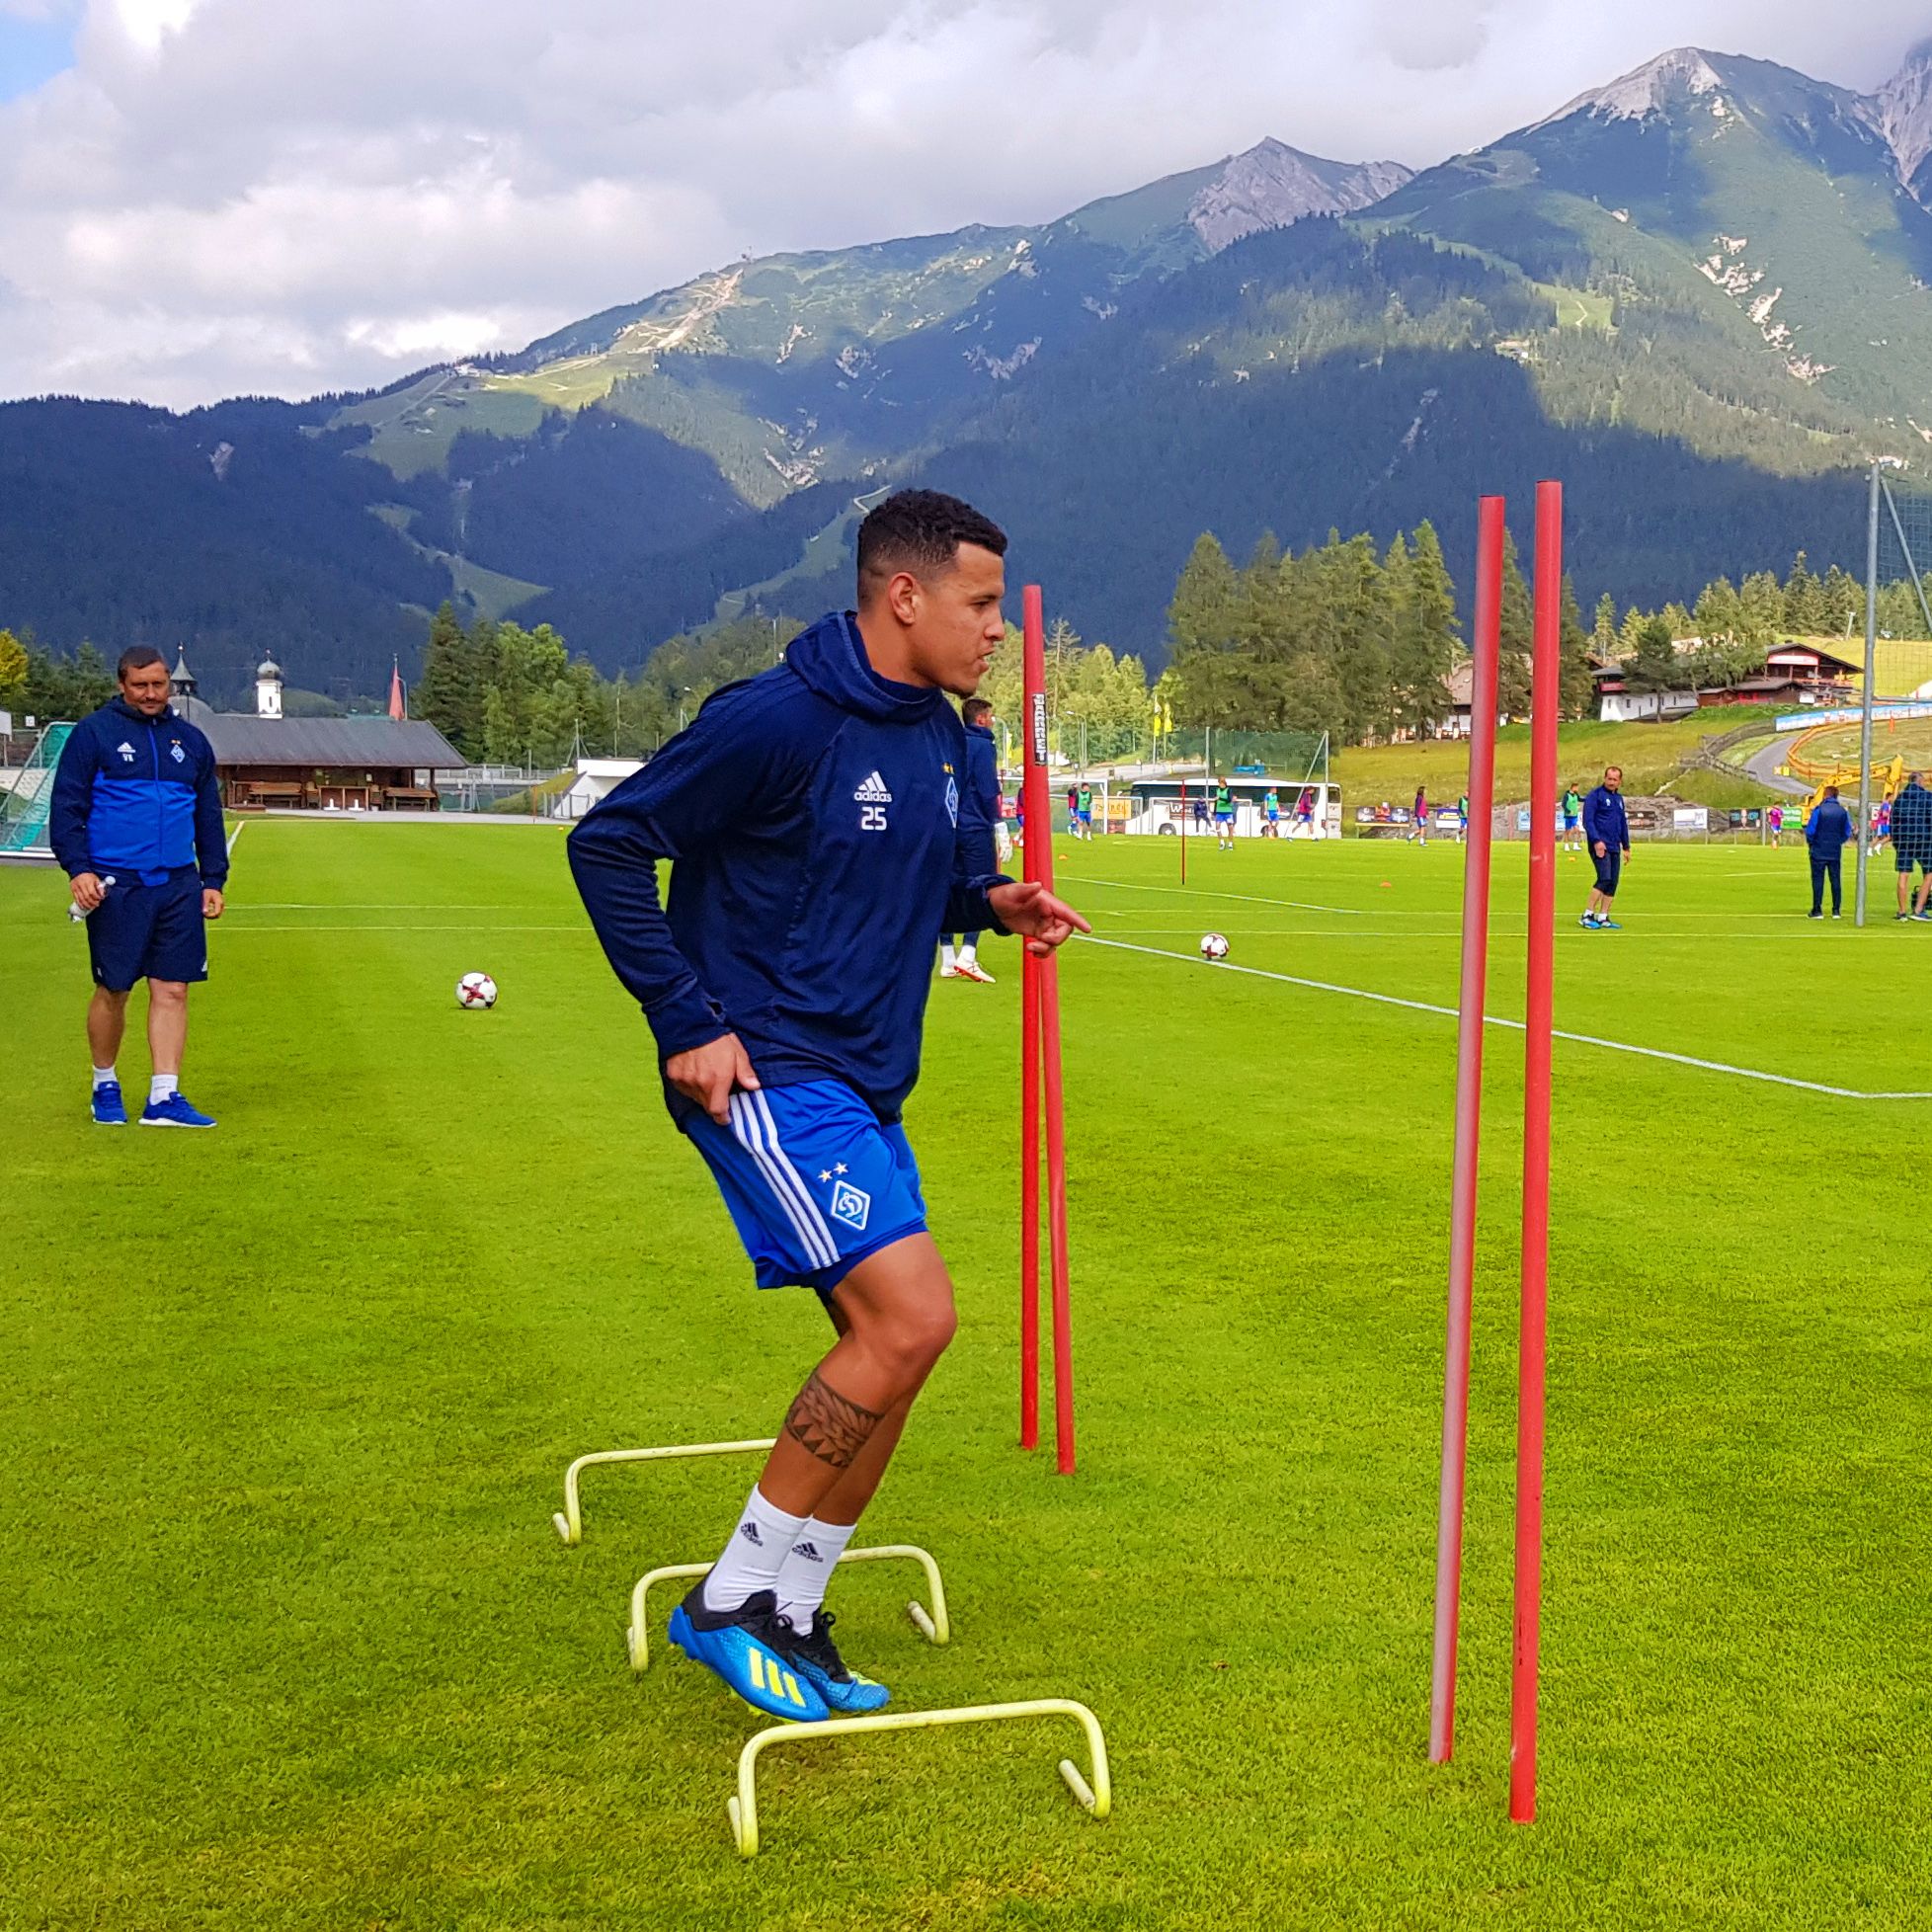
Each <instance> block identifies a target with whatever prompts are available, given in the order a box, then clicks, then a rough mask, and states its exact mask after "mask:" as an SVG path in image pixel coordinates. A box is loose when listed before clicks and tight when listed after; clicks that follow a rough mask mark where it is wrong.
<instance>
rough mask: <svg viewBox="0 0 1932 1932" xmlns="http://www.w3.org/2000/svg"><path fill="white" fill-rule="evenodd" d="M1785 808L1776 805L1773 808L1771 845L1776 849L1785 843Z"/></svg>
mask: <svg viewBox="0 0 1932 1932" xmlns="http://www.w3.org/2000/svg"><path fill="white" fill-rule="evenodd" d="M1784 834H1785V808H1784V807H1783V806H1782V805H1774V806H1772V808H1771V845H1772V849H1773V850H1774V851H1775V850H1777V849H1778V848H1779V847H1780V846H1782V845H1784V843H1785V837H1784Z"/></svg>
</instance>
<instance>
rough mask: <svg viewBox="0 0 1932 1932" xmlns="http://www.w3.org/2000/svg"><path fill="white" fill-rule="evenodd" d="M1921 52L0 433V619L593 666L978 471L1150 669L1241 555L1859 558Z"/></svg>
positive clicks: (291, 650)
mask: <svg viewBox="0 0 1932 1932" xmlns="http://www.w3.org/2000/svg"><path fill="white" fill-rule="evenodd" d="M1928 203H1932V45H1928V46H1925V47H1920V48H1918V49H1915V50H1914V51H1913V52H1912V53H1911V54H1910V55H1909V56H1908V57H1907V59H1906V60H1905V62H1904V64H1903V65H1902V66H1901V68H1900V70H1899V71H1898V73H1897V74H1896V75H1894V76H1893V77H1892V80H1890V81H1888V82H1887V83H1886V85H1885V86H1884V87H1883V88H1881V89H1880V90H1878V92H1877V93H1875V94H1872V95H1860V94H1856V93H1853V92H1850V91H1848V90H1846V89H1843V88H1839V87H1835V86H1831V85H1829V84H1827V83H1823V82H1819V81H1814V80H1811V79H1810V78H1808V77H1806V76H1805V75H1803V74H1800V73H1797V72H1795V71H1794V70H1792V69H1790V68H1786V67H1781V66H1777V65H1774V64H1772V63H1770V62H1766V61H1761V60H1754V59H1748V58H1745V57H1742V56H1737V55H1731V54H1722V53H1713V52H1706V51H1701V50H1698V49H1693V48H1679V49H1676V50H1674V51H1671V52H1668V53H1665V54H1663V55H1660V56H1659V57H1658V58H1657V59H1655V60H1652V61H1650V62H1649V63H1647V64H1646V65H1645V66H1643V67H1641V68H1639V69H1637V70H1635V71H1634V72H1632V73H1630V74H1627V75H1624V76H1622V77H1620V78H1619V79H1617V80H1615V81H1613V82H1611V83H1610V84H1609V85H1608V86H1605V87H1602V88H1599V89H1596V90H1594V91H1592V92H1590V93H1586V94H1584V95H1582V96H1579V97H1578V98H1577V99H1576V100H1574V101H1571V102H1570V103H1569V104H1568V105H1567V106H1565V107H1563V108H1561V109H1559V110H1558V111H1557V112H1556V113H1554V114H1552V115H1551V116H1549V117H1548V118H1547V119H1545V120H1543V121H1538V122H1537V123H1535V124H1534V125H1532V126H1529V127H1525V128H1522V129H1519V130H1517V131H1515V132H1513V133H1510V134H1507V135H1505V136H1503V137H1502V138H1501V139H1499V140H1497V141H1495V142H1493V143H1491V144H1490V145H1489V146H1488V147H1485V148H1482V149H1479V150H1477V151H1475V152H1473V153H1470V154H1464V155H1458V156H1455V157H1453V158H1451V159H1449V160H1447V161H1444V162H1443V163H1441V164H1440V165H1438V166H1436V167H1432V168H1429V169H1426V170H1424V171H1423V172H1421V173H1419V174H1411V173H1410V172H1409V170H1408V169H1406V168H1404V167H1401V166H1399V165H1397V164H1395V163H1393V162H1366V163H1360V164H1349V163H1342V162H1335V161H1328V160H1324V159H1321V158H1319V157H1316V156H1313V155H1309V154H1305V153H1302V152H1300V151H1298V150H1297V149H1295V148H1292V147H1289V146H1287V145H1285V144H1283V143H1282V142H1280V141H1276V140H1266V141H1263V142H1261V143H1260V144H1259V145H1258V146H1255V147H1253V148H1250V149H1248V150H1247V151H1246V152H1244V153H1241V154H1238V155H1234V156H1231V157H1228V158H1226V159H1224V160H1221V161H1218V162H1215V163H1213V164H1211V165H1209V166H1206V167H1203V168H1199V169H1195V170H1192V171H1189V172H1187V173H1183V174H1178V175H1173V176H1169V177H1167V178H1166V179H1164V180H1161V181H1157V182H1154V183H1151V184H1149V185H1148V186H1146V187H1143V188H1140V189H1137V190H1134V191H1132V192H1131V193H1128V194H1124V195H1119V196H1115V197H1112V198H1110V199H1107V200H1104V201H1095V202H1091V203H1089V204H1087V206H1085V207H1082V208H1079V209H1076V210H1075V211H1073V212H1072V213H1070V214H1067V215H1065V216H1063V217H1061V218H1060V219H1058V220H1055V221H1052V222H1048V223H1045V224H1043V225H1040V226H1037V227H999V228H994V227H977V226H976V227H969V228H964V229H961V230H958V231H956V232H954V233H951V234H946V235H937V236H924V237H915V238H910V239H900V240H892V241H885V242H880V243H877V244H873V245H870V246H867V247H861V248H852V249H845V250H838V251H829V252H820V253H813V254H797V255H777V256H767V257H763V258H760V259H757V260H745V261H741V262H739V263H735V264H733V265H731V266H729V267H725V268H720V269H718V270H715V271H713V272H712V273H710V274H707V275H703V276H700V277H697V278H696V279H694V280H693V281H691V282H686V283H684V284H682V285H681V286H679V287H677V288H672V289H667V290H664V291H661V292H659V293H657V294H655V295H652V296H650V297H649V298H647V299H645V300H643V301H640V302H634V303H630V304H627V305H624V306H620V307H614V308H610V309H606V310H604V311H603V312H602V313H600V314H598V315H594V316H591V317H589V318H587V319H585V320H584V321H581V322H578V323H574V324H572V325H570V326H569V327H567V328H565V329H561V330H559V331H557V332H555V333H554V334H552V335H550V336H547V337H545V338H544V339H542V340H541V341H539V342H536V343H532V344H531V345H530V346H529V347H528V348H527V349H526V350H524V351H523V352H522V353H521V354H520V355H517V356H514V357H506V358H500V359H495V360H493V361H490V362H464V363H456V364H451V365H445V366H442V367H438V368H433V369H429V370H425V371H423V372H421V373H420V374H418V375H416V376H413V377H411V378H409V379H408V380H406V381H403V382H399V383H396V384H393V385H391V386H390V387H389V388H387V389H384V390H382V391H380V392H377V393H374V394H369V395H362V396H351V397H344V396H333V397H324V398H317V399H316V400H314V401H313V402H309V403H304V404H282V403H274V402H265V401H262V400H259V399H250V400H244V401H237V402H231V403H223V404H218V405H215V406H213V407H211V408H208V409H202V410H196V411H192V412H189V413H187V414H183V415H174V414H170V413H168V412H165V411H160V410H153V409H145V408H140V407H137V406H130V405H120V404H106V403H88V402H80V401H76V400H72V399H42V400H39V401H33V402H20V403H11V404H6V405H0V624H5V623H11V624H13V625H15V626H16V627H19V626H21V625H31V626H33V627H34V629H35V630H36V631H37V632H38V633H39V635H40V637H41V638H42V639H43V640H44V641H48V642H52V643H54V644H56V645H68V644H72V643H74V642H77V641H78V640H79V639H80V638H81V637H82V636H92V637H94V638H95V639H96V640H97V641H100V642H103V643H119V642H121V641H125V640H128V639H132V638H142V639H151V640H152V641H155V642H158V643H162V644H165V645H170V646H172V645H173V644H175V643H178V642H187V643H189V644H190V645H192V646H193V648H194V650H195V654H196V664H197V669H198V671H199V672H200V673H201V676H202V678H203V681H204V683H209V684H213V685H214V686H215V687H216V688H217V689H220V688H223V687H226V686H232V687H235V688H239V686H240V684H242V682H243V680H244V678H245V675H246V672H247V669H248V667H249V665H250V664H252V662H253V661H254V659H255V657H256V656H258V655H259V653H260V650H261V649H262V648H263V647H264V645H265V644H271V643H272V644H273V645H274V646H275V648H276V649H277V651H278V653H279V655H281V656H282V657H283V659H284V661H285V662H288V663H290V665H291V668H292V670H293V672H294V675H295V676H296V678H297V680H298V682H301V683H305V684H311V685H314V686H317V687H322V688H328V687H330V686H332V685H334V686H338V687H340V686H343V685H348V686H351V687H354V688H358V689H364V690H366V689H372V688H375V687H377V685H378V684H379V683H380V681H381V680H382V679H383V678H385V677H386V672H387V666H388V662H389V658H390V655H391V653H392V652H400V653H401V654H402V655H403V657H404V659H405V664H406V665H407V664H408V662H410V661H411V659H412V658H413V656H414V655H415V653H416V652H417V651H418V650H420V646H421V642H422V639H423V635H424V632H425V629H426V623H425V613H426V612H427V611H428V609H430V608H431V607H433V606H434V604H436V603H438V602H439V601H440V600H441V599H442V598H443V597H445V596H447V597H452V598H454V599H455V600H457V601H458V603H459V604H464V605H466V606H468V607H471V608H474V609H477V610H481V611H484V612H486V613H492V614H495V613H502V612H514V613H515V614H516V615H517V616H518V618H519V619H520V620H521V621H524V622H535V621H538V620H547V621H550V622H553V623H555V624H556V625H557V626H558V627H559V628H560V629H561V630H562V631H563V632H564V634H565V635H566V637H567V638H568V639H569V640H570V642H571V644H572V646H573V647H574V648H578V649H582V650H585V651H588V652H589V653H590V654H591V655H592V656H593V657H594V658H595V659H596V660H597V661H598V662H599V663H600V664H601V665H603V666H604V668H605V669H612V668H616V667H619V666H628V665H634V664H636V663H637V662H638V661H639V660H640V659H641V658H642V657H643V655H644V654H645V653H646V652H647V651H648V650H649V649H650V648H651V646H652V645H654V644H655V643H656V642H657V641H659V640H660V639H661V638H663V637H665V636H668V635H670V634H671V633H673V632H675V631H680V630H684V629H688V628H692V627H695V626H699V625H702V624H704V623H706V622H708V621H711V620H713V619H714V618H716V617H719V616H728V615H732V614H737V613H740V612H743V611H745V610H748V609H754V608H756V609H762V610H765V611H767V612H769V613H771V614H780V613H783V614H791V615H798V616H810V615H812V614H815V613H816V612H817V611H818V610H819V609H821V608H823V607H824V606H825V605H827V604H832V603H837V602H840V601H842V600H843V598H844V597H845V572H846V566H847V561H848V555H849V537H850V532H851V530H852V528H853V527H854V525H855V523H856V521H857V518H858V516H859V514H860V511H861V508H862V505H863V504H864V503H865V502H868V501H870V500H872V498H873V496H874V494H875V493H876V492H878V491H880V490H882V489H884V488H886V487H889V486H891V485H893V484H895V483H898V482H901V481H906V480H920V481H925V482H929V483H932V484H934V485H937V486H939V487H947V488H956V489H958V490H960V491H961V492H962V493H964V494H967V495H969V496H971V497H972V498H973V499H974V500H975V501H976V502H978V503H980V504H981V505H982V506H983V507H985V508H986V509H988V510H989V511H991V512H992V514H994V515H995V516H996V517H998V518H999V519H1000V520H1001V521H1002V522H1004V523H1006V524H1007V526H1008V527H1009V528H1010V529H1011V530H1012V531H1013V532H1014V537H1015V552H1014V558H1013V567H1014V573H1015V575H1016V576H1025V577H1029V578H1038V579H1039V580H1040V581H1042V582H1044V583H1045V584H1046V585H1047V586H1048V595H1049V602H1050V604H1051V605H1052V606H1053V607H1054V608H1055V609H1057V610H1061V611H1064V613H1065V614H1066V615H1067V616H1069V617H1070V618H1071V619H1072V620H1073V621H1074V623H1075V624H1076V626H1077V627H1078V628H1079V629H1081V630H1082V631H1083V632H1085V633H1086V634H1087V636H1088V637H1090V638H1097V637H1104V638H1105V639H1106V640H1107V641H1109V642H1112V643H1114V644H1115V645H1116V646H1117V647H1119V648H1123V649H1134V650H1139V651H1141V652H1143V653H1144V654H1146V655H1148V656H1149V657H1150V658H1152V659H1155V660H1158V659H1159V658H1160V657H1161V655H1162V653H1163V649H1164V626H1165V608H1166V604H1167V598H1168V596H1169V595H1170V593H1171V590H1172V586H1173V581H1174V577H1175V574H1176V573H1177V571H1178V569H1179V567H1180V564H1181V562H1182V560H1183V559H1184V558H1185V556H1186V554H1187V551H1188V549H1189V547H1190V546H1191V544H1192V542H1193V540H1194V538H1195V537H1196V536H1197V535H1198V534H1199V533H1200V531H1201V530H1203V529H1213V530H1214V531H1215V532H1216V533H1217V534H1219V535H1220V536H1221V537H1222V539H1223V540H1224V542H1226V543H1227V544H1228V546H1229V547H1230V548H1231V549H1233V550H1237V551H1240V550H1245V549H1246V548H1248V547H1249V546H1250V545H1251V544H1252V543H1253V542H1254V541H1256V540H1257V539H1258V538H1259V537H1260V536H1261V534H1262V533H1263V532H1264V531H1266V532H1270V533H1272V535H1273V536H1274V537H1276V538H1277V539H1279V540H1280V541H1282V542H1284V543H1293V544H1300V543H1303V542H1307V541H1312V540H1316V539H1318V538H1319V537H1320V536H1322V535H1323V534H1326V532H1327V530H1328V527H1329V526H1330V525H1338V526H1339V527H1341V528H1342V529H1344V530H1353V529H1357V528H1366V529H1369V530H1371V531H1372V532H1374V533H1375V534H1377V535H1378V536H1379V537H1383V538H1386V537H1387V536H1389V535H1391V534H1393V532H1394V531H1395V530H1397V529H1399V528H1403V527H1407V526H1410V525H1412V524H1413V523H1416V522H1418V521H1419V520H1420V519H1421V518H1423V517H1428V518H1431V519H1432V520H1433V521H1434V522H1435V523H1436V524H1437V527H1438V529H1439V530H1440V531H1441V533H1442V535H1443V537H1444V540H1445V543H1446V544H1447V545H1448V548H1449V554H1450V556H1451V558H1452V560H1453V559H1454V558H1456V557H1458V556H1459V555H1461V554H1462V553H1463V552H1464V551H1466V549H1467V548H1468V544H1469V541H1470V540H1471V534H1472V529H1473V517H1474V503H1475V498H1476V496H1477V495H1478V494H1479V493H1480V492H1481V491H1483V490H1487V489H1505V490H1507V491H1509V492H1510V494H1511V496H1512V500H1515V501H1519V502H1521V503H1522V504H1524V505H1525V506H1526V505H1527V501H1528V486H1529V484H1530V483H1531V482H1532V481H1533V480H1534V479H1535V477H1536V476H1537V475H1539V474H1553V475H1560V476H1563V477H1564V478H1566V480H1567V482H1568V483H1569V486H1570V543H1569V554H1570V559H1571V561H1572V564H1573V567H1574V571H1575V575H1576V578H1577V583H1578V588H1579V590H1580V591H1581V592H1582V593H1583V594H1584V596H1585V598H1586V600H1588V599H1591V598H1594V596H1595V595H1596V594H1597V593H1598V592H1599V591H1602V590H1609V591H1611V592H1613V593H1614V594H1615V595H1617V596H1618V597H1619V598H1620V599H1625V600H1642V601H1661V600H1662V599H1663V598H1665V597H1670V596H1679V597H1689V596H1693V595H1694V594H1695V592H1696V590H1697V588H1698V586H1699V585H1700V584H1701V583H1702V582H1703V581H1704V580H1705V579H1706V578H1707V577H1709V576H1712V575H1714V574H1717V573H1718V572H1721V571H1723V572H1729V573H1731V574H1733V575H1734V574H1736V573H1738V572H1740V571H1745V570H1753V569H1758V568H1769V567H1779V566H1782V565H1784V564H1786V563H1788V562H1789V560H1790V557H1791V554H1792V552H1793V551H1794V550H1796V549H1797V548H1800V547H1804V548H1806V549H1808V550H1809V552H1810V553H1811V558H1812V560H1813V562H1814V563H1815V564H1818V565H1819V566H1822V564H1823V563H1825V562H1827V561H1841V562H1845V563H1847V564H1853V565H1855V564H1857V563H1858V562H1859V561H1860V559H1861V557H1862V493H1861V488H1860V485H1859V482H1858V479H1857V477H1856V475H1855V474H1854V473H1853V472H1855V471H1856V470H1857V468H1858V467H1859V466H1861V465H1863V464H1864V463H1866V462H1868V461H1869V460H1870V459H1871V458H1873V457H1874V456H1879V455H1884V456H1892V457H1895V458H1897V459H1898V460H1899V461H1901V462H1903V463H1904V464H1905V465H1906V466H1907V471H1908V475H1909V474H1915V473H1919V472H1922V471H1923V470H1924V468H1925V467H1926V466H1927V464H1928V463H1932V451H1929V450H1928V449H1927V447H1926V445H1927V444H1928V443H1932V296H1929V295H1928V292H1927V283H1928V282H1932V212H1928Z"/></svg>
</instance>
